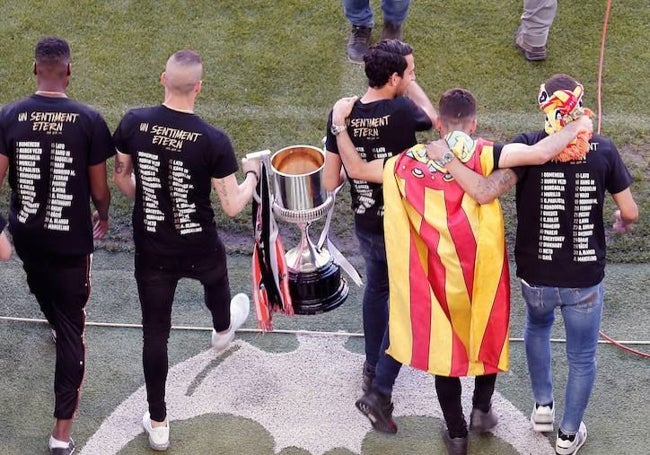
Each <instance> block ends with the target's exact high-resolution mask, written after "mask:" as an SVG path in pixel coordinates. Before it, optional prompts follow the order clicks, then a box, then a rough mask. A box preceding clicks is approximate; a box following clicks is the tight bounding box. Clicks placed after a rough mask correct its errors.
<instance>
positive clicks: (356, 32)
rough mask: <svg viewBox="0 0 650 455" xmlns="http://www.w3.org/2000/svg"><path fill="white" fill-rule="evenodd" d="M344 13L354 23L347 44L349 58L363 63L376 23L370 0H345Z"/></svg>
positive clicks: (354, 61)
mask: <svg viewBox="0 0 650 455" xmlns="http://www.w3.org/2000/svg"><path fill="white" fill-rule="evenodd" d="M343 14H345V17H347V19H348V21H350V24H351V25H352V30H351V31H350V37H349V38H348V46H347V53H348V59H349V60H350V61H351V62H352V63H363V56H364V55H366V53H367V52H368V47H369V46H370V35H371V33H372V27H374V25H375V22H374V17H373V12H372V8H371V6H370V0H343Z"/></svg>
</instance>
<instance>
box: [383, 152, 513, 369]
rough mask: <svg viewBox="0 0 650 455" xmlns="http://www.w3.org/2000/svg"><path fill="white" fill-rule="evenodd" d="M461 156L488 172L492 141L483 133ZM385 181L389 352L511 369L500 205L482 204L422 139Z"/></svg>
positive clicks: (390, 166) (421, 363) (424, 361)
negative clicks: (430, 155) (429, 155)
mask: <svg viewBox="0 0 650 455" xmlns="http://www.w3.org/2000/svg"><path fill="white" fill-rule="evenodd" d="M459 159H461V161H463V162H464V163H465V164H466V165H467V166H468V167H470V168H471V169H473V170H475V171H476V172H478V173H480V174H483V175H488V174H489V173H490V172H492V171H493V169H494V157H493V147H492V143H490V142H487V141H484V140H481V139H479V140H478V141H476V142H475V143H474V144H473V145H472V146H471V148H470V150H469V152H468V153H465V154H463V156H459ZM383 182H384V183H383V186H384V210H385V212H384V235H385V237H386V255H387V259H388V270H389V283H390V317H389V330H390V346H389V349H388V354H390V355H391V356H392V357H393V358H395V359H396V360H398V361H399V362H401V363H403V364H407V365H411V366H412V367H414V368H417V369H420V370H424V371H428V372H430V373H432V374H437V375H442V376H453V377H460V376H476V375H483V374H490V373H496V372H499V371H505V370H507V369H508V357H509V355H508V354H509V352H508V322H509V314H510V277H509V271H508V258H507V253H506V248H505V237H504V223H503V214H502V211H501V206H500V204H499V201H498V200H495V201H493V202H491V203H489V204H483V205H481V204H478V203H477V202H476V201H475V200H473V199H472V198H471V197H469V195H467V194H465V192H464V191H463V190H462V189H461V187H460V186H459V185H458V183H456V182H455V181H454V180H453V178H452V177H451V175H450V174H448V173H447V172H446V170H445V169H444V168H442V167H441V166H440V165H438V163H436V162H435V161H432V160H429V159H428V158H427V156H426V152H425V150H424V146H422V145H417V146H415V147H413V148H412V149H410V150H407V151H406V152H403V153H401V154H399V155H397V156H395V157H393V158H391V159H389V160H388V161H387V162H386V165H385V167H384V175H383Z"/></svg>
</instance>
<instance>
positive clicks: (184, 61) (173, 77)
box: [163, 50, 203, 95]
mask: <svg viewBox="0 0 650 455" xmlns="http://www.w3.org/2000/svg"><path fill="white" fill-rule="evenodd" d="M202 77H203V63H202V61H201V56H200V55H199V54H197V53H196V52H194V51H190V50H182V51H178V52H176V53H175V54H174V55H172V56H171V57H169V60H167V65H166V66H165V74H164V77H163V84H164V86H165V88H166V89H167V90H169V91H171V92H172V93H177V94H179V95H187V94H189V93H191V92H192V91H193V90H194V89H195V87H196V84H197V83H199V82H200V81H201V78H202Z"/></svg>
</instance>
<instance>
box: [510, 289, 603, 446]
mask: <svg viewBox="0 0 650 455" xmlns="http://www.w3.org/2000/svg"><path fill="white" fill-rule="evenodd" d="M521 292H522V295H523V297H524V300H525V301H526V327H525V329H524V343H525V346H526V359H527V361H528V372H529V373H530V380H531V385H532V388H533V396H534V398H535V401H536V402H537V403H539V404H547V403H551V402H552V401H553V377H552V374H551V342H550V337H551V328H552V326H553V322H554V320H555V308H559V309H560V311H561V312H562V318H563V319H564V326H565V331H566V340H567V341H566V353H567V359H568V363H569V377H568V378H567V385H566V391H565V398H564V415H563V417H562V421H561V423H560V428H561V429H562V431H564V432H565V433H569V434H572V433H575V432H577V431H578V428H579V427H580V422H581V421H582V418H583V415H584V412H585V409H586V408H587V404H588V402H589V397H590V395H591V391H592V389H593V386H594V381H595V379H596V351H597V347H598V332H599V330H600V320H601V317H602V314H603V297H604V288H603V283H602V282H601V283H599V284H597V285H595V286H592V287H588V288H556V287H548V286H532V285H528V284H527V283H525V282H524V281H522V283H521Z"/></svg>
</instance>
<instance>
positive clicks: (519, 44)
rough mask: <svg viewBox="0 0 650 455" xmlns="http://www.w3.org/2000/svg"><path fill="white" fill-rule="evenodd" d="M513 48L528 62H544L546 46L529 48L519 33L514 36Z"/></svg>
mask: <svg viewBox="0 0 650 455" xmlns="http://www.w3.org/2000/svg"><path fill="white" fill-rule="evenodd" d="M515 47H516V48H517V49H519V51H520V52H521V53H522V54H524V57H526V60H528V61H529V62H537V61H542V60H546V46H529V45H528V44H526V42H525V41H524V35H522V34H521V33H517V35H515Z"/></svg>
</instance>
